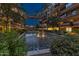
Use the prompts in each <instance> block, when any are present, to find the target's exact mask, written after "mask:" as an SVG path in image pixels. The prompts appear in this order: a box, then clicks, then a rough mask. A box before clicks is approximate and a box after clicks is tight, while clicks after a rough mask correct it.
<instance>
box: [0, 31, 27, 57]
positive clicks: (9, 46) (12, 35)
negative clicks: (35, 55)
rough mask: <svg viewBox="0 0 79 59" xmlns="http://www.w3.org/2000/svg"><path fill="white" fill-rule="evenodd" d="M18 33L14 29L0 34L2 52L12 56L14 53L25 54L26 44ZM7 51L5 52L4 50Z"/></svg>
mask: <svg viewBox="0 0 79 59" xmlns="http://www.w3.org/2000/svg"><path fill="white" fill-rule="evenodd" d="M19 36H20V34H18V33H17V32H16V31H12V32H5V33H3V34H2V39H1V40H2V42H1V41H0V42H1V43H2V44H1V43H0V44H1V49H0V51H2V50H3V54H2V55H4V54H6V55H10V56H14V55H25V53H26V50H25V49H26V46H25V41H24V38H19ZM4 49H5V50H4ZM6 51H7V52H6Z"/></svg>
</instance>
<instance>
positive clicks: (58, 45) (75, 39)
mask: <svg viewBox="0 0 79 59" xmlns="http://www.w3.org/2000/svg"><path fill="white" fill-rule="evenodd" d="M50 51H51V54H52V55H55V56H78V55H79V35H73V36H72V35H68V34H67V35H63V36H59V39H58V38H57V39H54V38H53V40H52V44H51V47H50Z"/></svg>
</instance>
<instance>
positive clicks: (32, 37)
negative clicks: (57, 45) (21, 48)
mask: <svg viewBox="0 0 79 59" xmlns="http://www.w3.org/2000/svg"><path fill="white" fill-rule="evenodd" d="M25 38H26V43H27V45H28V49H29V50H40V49H45V48H48V44H47V42H46V38H45V39H40V38H38V37H37V35H36V32H28V33H27V34H26V35H25Z"/></svg>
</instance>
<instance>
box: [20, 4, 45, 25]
mask: <svg viewBox="0 0 79 59" xmlns="http://www.w3.org/2000/svg"><path fill="white" fill-rule="evenodd" d="M21 7H22V8H23V9H24V10H25V11H26V14H28V15H30V16H34V15H36V14H37V13H38V12H40V11H42V10H43V8H44V4H42V3H23V4H21ZM25 24H26V25H33V26H35V25H37V24H39V21H38V20H37V19H26V21H25Z"/></svg>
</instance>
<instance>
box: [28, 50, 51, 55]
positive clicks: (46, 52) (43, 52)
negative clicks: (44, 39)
mask: <svg viewBox="0 0 79 59" xmlns="http://www.w3.org/2000/svg"><path fill="white" fill-rule="evenodd" d="M50 55H51V54H50V51H49V49H42V50H36V51H28V53H27V56H50Z"/></svg>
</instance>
